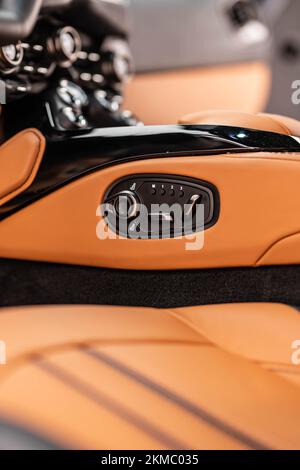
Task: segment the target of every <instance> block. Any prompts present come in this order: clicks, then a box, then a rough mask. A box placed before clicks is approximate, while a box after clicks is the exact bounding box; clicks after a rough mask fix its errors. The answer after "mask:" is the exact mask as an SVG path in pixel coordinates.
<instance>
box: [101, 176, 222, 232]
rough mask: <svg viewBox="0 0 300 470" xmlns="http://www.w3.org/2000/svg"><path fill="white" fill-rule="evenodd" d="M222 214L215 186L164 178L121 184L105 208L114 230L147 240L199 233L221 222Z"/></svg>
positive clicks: (125, 180)
mask: <svg viewBox="0 0 300 470" xmlns="http://www.w3.org/2000/svg"><path fill="white" fill-rule="evenodd" d="M219 210H220V202H219V193H218V190H217V188H216V187H215V186H213V185H212V184H211V183H208V182H206V181H200V180H196V179H192V178H188V177H183V176H174V175H161V174H157V175H151V174H145V175H133V176H130V177H126V178H123V179H121V180H119V181H117V182H116V183H115V184H114V185H113V186H112V187H111V188H109V190H108V191H107V193H106V195H105V198H104V203H103V204H102V215H103V216H104V217H105V220H106V222H107V224H108V225H109V227H110V229H112V230H113V231H114V232H115V233H117V234H119V235H120V236H122V237H126V238H133V239H144V240H145V239H159V238H174V237H180V236H185V235H191V234H193V233H197V232H199V231H201V230H204V229H207V228H209V227H211V226H212V225H214V224H215V223H216V222H217V219H218V217H219Z"/></svg>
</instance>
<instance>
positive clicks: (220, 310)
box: [0, 304, 300, 449]
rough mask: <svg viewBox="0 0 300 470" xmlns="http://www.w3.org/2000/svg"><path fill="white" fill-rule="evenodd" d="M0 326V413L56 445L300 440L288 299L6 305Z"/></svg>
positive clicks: (295, 332) (259, 444)
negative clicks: (3, 358)
mask: <svg viewBox="0 0 300 470" xmlns="http://www.w3.org/2000/svg"><path fill="white" fill-rule="evenodd" d="M0 331H1V339H2V340H5V341H6V344H7V353H8V362H7V365H6V366H1V367H0V421H1V420H4V421H6V422H9V423H11V424H13V425H17V426H20V427H22V428H25V429H27V430H28V431H30V432H32V433H34V434H35V435H38V436H40V437H43V438H44V439H48V440H49V441H50V442H53V443H55V444H56V445H58V446H60V447H66V448H81V449H90V448H96V449H152V448H154V449H185V448H187V449H254V448H255V449H264V448H272V449H299V448H300V434H299V422H300V393H299V392H300V390H299V386H300V379H299V378H300V366H296V365H293V364H292V361H291V357H292V354H293V353H295V351H294V350H293V349H292V344H293V342H294V341H295V340H297V339H299V335H300V317H299V314H298V313H297V311H296V310H295V309H293V308H290V307H287V306H284V305H278V304H241V305H216V306H209V307H194V308H182V309H178V310H173V311H172V310H157V309H144V308H125V307H124V308H122V307H105V306H103V307H87V306H86V307H85V306H80V307H79V306H78V307H76V306H73V307H71V306H67V307H64V306H60V307H48V308H46V307H35V308H18V309H4V310H2V313H1V316H0Z"/></svg>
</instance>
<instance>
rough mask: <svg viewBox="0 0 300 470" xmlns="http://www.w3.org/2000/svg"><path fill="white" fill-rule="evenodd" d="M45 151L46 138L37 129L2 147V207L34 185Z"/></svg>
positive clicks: (0, 176)
mask: <svg viewBox="0 0 300 470" xmlns="http://www.w3.org/2000/svg"><path fill="white" fill-rule="evenodd" d="M44 150H45V138H44V137H43V136H42V134H41V133H40V132H39V131H37V130H36V129H28V130H25V131H23V132H20V133H19V134H17V135H16V136H15V137H13V138H12V139H10V140H9V141H7V142H6V143H5V144H3V145H2V146H1V147H0V206H1V205H3V204H5V203H6V202H8V201H10V200H11V199H13V198H14V197H16V196H18V195H19V194H21V193H22V192H23V191H25V189H27V188H28V187H29V186H30V185H31V184H32V182H33V180H34V178H35V176H36V174H37V171H38V169H39V166H40V164H41V160H42V156H43V154H44Z"/></svg>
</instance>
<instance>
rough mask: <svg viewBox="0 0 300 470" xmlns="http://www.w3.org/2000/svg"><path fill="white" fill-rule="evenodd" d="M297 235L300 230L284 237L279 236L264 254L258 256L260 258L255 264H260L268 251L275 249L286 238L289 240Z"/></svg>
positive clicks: (299, 233)
mask: <svg viewBox="0 0 300 470" xmlns="http://www.w3.org/2000/svg"><path fill="white" fill-rule="evenodd" d="M297 235H300V232H299V231H298V232H295V233H292V234H290V235H285V236H284V237H282V238H279V239H278V240H276V241H275V242H273V243H272V244H271V245H270V246H269V247H268V248H267V249H266V250H265V251H264V252H263V254H262V255H260V257H259V258H258V260H257V261H256V262H255V266H257V265H258V264H260V263H261V262H263V259H264V258H265V257H266V256H267V255H268V253H269V252H270V251H271V250H272V249H273V248H275V246H276V245H279V243H281V242H283V241H284V240H288V239H289V238H293V237H296V236H297Z"/></svg>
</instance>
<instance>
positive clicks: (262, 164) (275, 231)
mask: <svg viewBox="0 0 300 470" xmlns="http://www.w3.org/2000/svg"><path fill="white" fill-rule="evenodd" d="M139 173H140V174H143V173H152V174H153V173H163V174H175V175H182V176H188V177H193V178H199V179H202V180H206V181H209V182H211V183H213V184H214V185H215V186H216V187H217V188H218V190H219V193H220V200H221V208H220V217H219V220H218V222H217V224H216V225H215V226H213V227H212V228H210V229H208V230H206V231H205V238H204V247H203V249H201V250H196V251H187V250H186V243H191V241H192V240H190V239H186V238H183V239H179V238H178V239H174V240H124V239H117V240H116V237H115V236H112V238H111V239H105V240H99V239H98V238H97V236H96V228H97V225H98V224H99V223H100V221H101V217H97V216H96V212H97V209H98V207H99V205H100V202H101V201H102V200H103V198H104V194H105V192H106V190H107V189H108V187H109V186H110V185H111V184H113V183H114V182H115V181H116V180H118V179H119V178H121V177H124V176H126V175H131V174H139ZM299 181H300V153H299V154H284V153H263V152H261V153H247V154H244V153H243V154H226V155H219V156H207V157H193V156H189V157H186V156H185V157H184V158H180V157H178V158H177V157H176V158H163V159H159V158H158V159H150V160H144V161H138V162H132V163H126V164H123V165H117V166H114V167H110V168H106V169H104V170H102V171H99V172H96V173H93V174H91V175H88V176H86V177H84V178H81V179H80V180H78V181H76V182H74V183H72V184H69V185H67V186H65V187H64V188H62V189H60V190H58V191H56V192H55V193H53V194H51V195H49V196H47V197H45V198H43V199H41V200H39V201H37V202H36V203H34V204H32V205H31V206H29V207H27V208H26V209H24V210H22V211H20V212H19V213H17V214H15V215H13V216H11V217H9V218H8V219H6V220H3V221H2V222H1V223H0V257H3V258H17V259H27V260H36V261H49V262H58V263H66V264H81V265H87V266H99V267H109V268H122V269H123V268H124V269H149V270H153V269H195V268H198V269H199V268H221V267H231V266H248V267H250V266H251V267H254V266H261V265H274V264H297V263H300V220H299V217H297V214H298V213H299V206H300V185H299Z"/></svg>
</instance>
